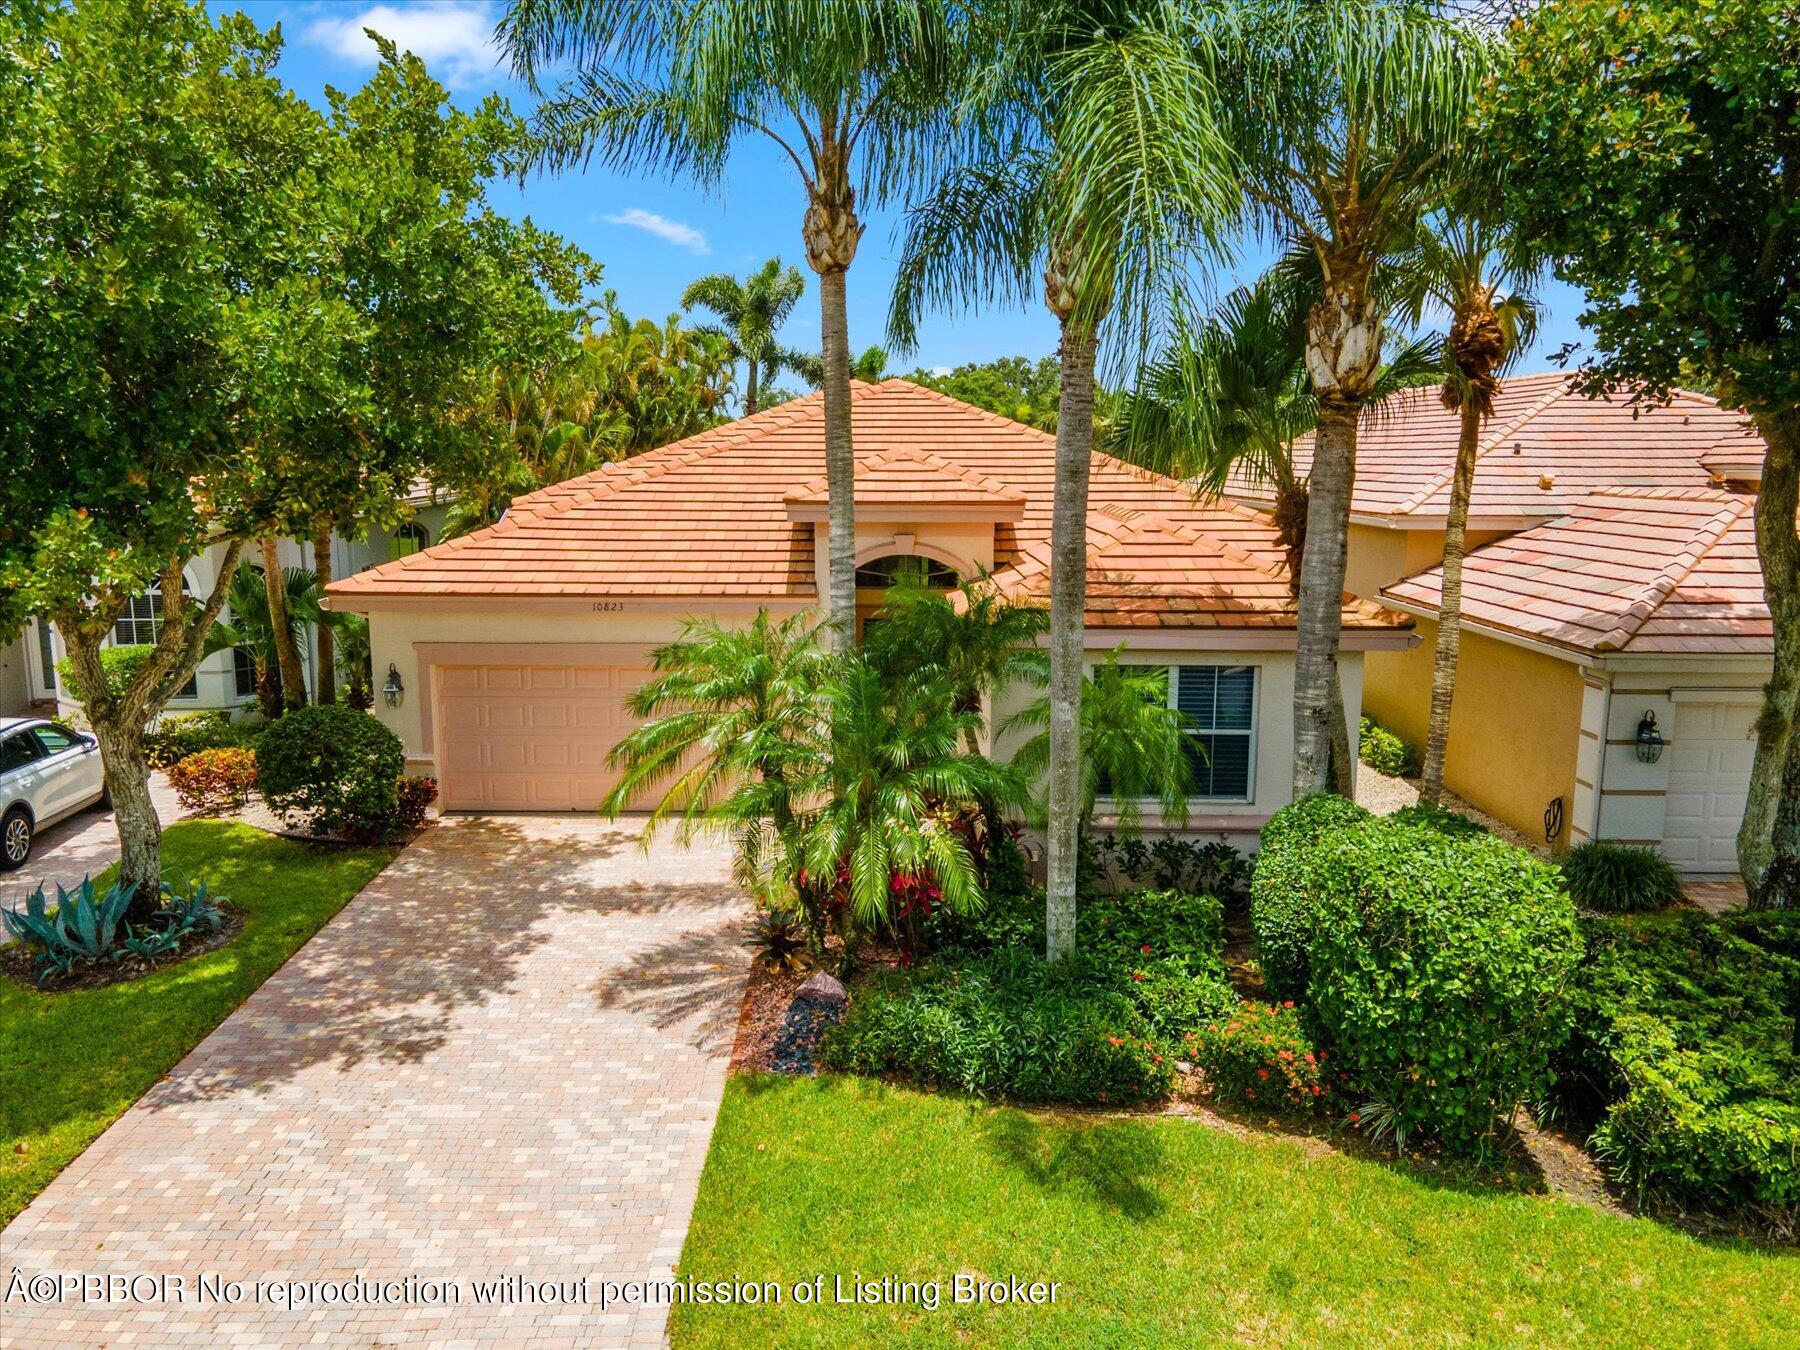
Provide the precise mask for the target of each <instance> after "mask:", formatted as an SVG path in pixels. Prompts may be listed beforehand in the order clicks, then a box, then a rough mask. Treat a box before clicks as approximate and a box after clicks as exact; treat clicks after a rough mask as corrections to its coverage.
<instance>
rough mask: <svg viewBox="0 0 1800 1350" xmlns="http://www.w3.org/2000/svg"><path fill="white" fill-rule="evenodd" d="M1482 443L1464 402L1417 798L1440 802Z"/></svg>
mask: <svg viewBox="0 0 1800 1350" xmlns="http://www.w3.org/2000/svg"><path fill="white" fill-rule="evenodd" d="M1480 447H1481V408H1480V406H1479V405H1478V404H1477V403H1476V402H1475V400H1473V399H1466V400H1465V401H1464V402H1463V405H1462V431H1461V434H1460V436H1459V437H1458V439H1457V443H1456V472H1455V473H1454V474H1453V475H1452V476H1451V480H1450V516H1449V519H1448V520H1447V521H1446V522H1445V524H1444V585H1443V594H1442V595H1441V596H1440V597H1439V600H1438V631H1437V649H1436V651H1435V652H1434V653H1433V656H1432V665H1431V721H1430V725H1429V727H1428V728H1427V730H1426V733H1425V765H1424V768H1423V770H1422V771H1421V774H1420V778H1419V800H1420V801H1421V802H1423V803H1424V804H1425V805H1427V806H1436V805H1438V804H1439V803H1440V802H1441V801H1442V800H1443V797H1444V757H1445V756H1446V755H1447V754H1448V753H1449V749H1450V705H1451V703H1452V702H1453V701H1454V699H1455V697H1456V663H1457V659H1458V657H1459V656H1460V654H1461V651H1462V577H1463V554H1464V552H1465V551H1466V549H1465V540H1466V537H1467V534H1468V525H1469V497H1470V495H1471V494H1472V493H1473V492H1474V490H1475V452H1476V451H1477V450H1478V449H1480Z"/></svg>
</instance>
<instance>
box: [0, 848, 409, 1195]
mask: <svg viewBox="0 0 1800 1350" xmlns="http://www.w3.org/2000/svg"><path fill="white" fill-rule="evenodd" d="M395 851H396V850H394V849H391V848H360V849H317V850H315V849H311V848H308V847H307V846H306V845H304V844H297V843H294V842H293V841H291V840H287V839H278V838H276V837H275V836H274V835H270V834H264V833H263V832H262V831H261V830H255V829H251V828H250V827H249V826H247V825H231V824H226V823H224V822H222V821H189V822H184V823H181V824H176V825H171V826H170V827H169V829H168V831H167V832H166V833H165V834H164V835H163V866H164V869H165V870H166V872H167V873H168V875H169V876H170V877H171V878H187V877H195V878H202V879H204V880H205V881H206V882H207V883H208V884H209V885H210V886H211V887H212V889H213V891H214V893H215V894H218V895H221V896H223V897H224V898H226V899H227V900H229V901H231V902H232V903H233V904H234V905H236V906H237V907H238V908H239V909H241V910H242V911H243V912H244V914H245V923H244V929H243V931H242V932H241V933H239V934H238V935H237V936H236V937H235V938H233V939H232V940H231V941H230V942H229V943H227V944H226V945H225V946H223V947H221V948H219V950H217V951H214V952H208V953H207V954H206V955H205V956H202V957H198V958H196V959H195V960H192V961H185V962H182V963H181V964H179V965H174V966H169V967H168V968H166V969H163V970H158V971H154V972H152V973H151V974H150V975H148V976H146V977H145V978H143V979H139V980H131V981H128V982H126V983H124V984H116V985H113V986H112V987H110V988H107V989H85V990H75V991H72V992H69V993H63V994H39V993H35V992H33V991H32V990H29V989H24V988H21V987H20V986H19V985H17V984H15V983H14V982H13V981H11V980H9V979H6V978H4V977H0V1225H4V1224H6V1223H9V1222H11V1221H12V1219H13V1217H14V1216H15V1215H16V1214H18V1212H19V1211H20V1210H22V1209H24V1208H25V1206H26V1205H27V1204H29V1203H30V1201H31V1198H32V1197H33V1196H34V1195H36V1194H37V1193H38V1192H39V1191H41V1190H43V1189H44V1187H45V1186H47V1185H49V1184H50V1181H51V1178H53V1177H54V1176H55V1175H56V1174H57V1173H58V1172H60V1171H61V1170H62V1169H63V1168H64V1167H66V1166H68V1164H69V1162H70V1161H71V1160H72V1159H73V1158H75V1157H76V1156H77V1155H78V1154H79V1153H80V1152H81V1150H82V1149H84V1148H86V1147H87V1146H88V1145H89V1144H90V1143H92V1142H93V1140H94V1138H95V1137H96V1136H97V1135H98V1134H99V1133H100V1132H101V1131H102V1130H104V1129H105V1128H106V1127H107V1126H108V1125H110V1124H111V1123H112V1122H113V1121H114V1120H116V1119H117V1118H118V1116H119V1114H120V1113H121V1112H123V1111H124V1110H125V1108H126V1107H128V1106H130V1105H131V1104H132V1102H134V1101H136V1100H137V1099H138V1097H139V1096H140V1095H142V1093H143V1092H144V1090H145V1089H146V1088H148V1087H149V1086H150V1085H151V1084H152V1083H154V1082H155V1081H156V1080H157V1079H158V1078H160V1077H162V1075H164V1074H165V1073H167V1072H168V1071H169V1070H170V1069H171V1068H173V1067H174V1066H175V1065H176V1064H177V1063H178V1062H179V1061H180V1060H181V1058H182V1056H183V1055H185V1054H187V1052H188V1051H189V1050H191V1049H193V1048H194V1046H196V1045H197V1044H199V1043H200V1041H201V1040H202V1039H203V1038H204V1037H205V1036H206V1034H207V1033H208V1032H209V1031H211V1030H212V1029H213V1028H214V1027H216V1026H218V1024H219V1023H220V1022H222V1021H223V1020H224V1019H225V1015H226V1014H227V1013H229V1012H230V1011H231V1010H232V1009H233V1008H235V1007H237V1006H238V1004H240V1003H242V1002H243V1001H244V1000H245V999H246V998H247V997H249V995H250V994H251V992H252V991H253V990H255V988H256V987H257V986H258V985H260V984H261V983H262V982H263V981H264V980H266V979H268V978H269V976H270V975H271V974H272V973H274V971H275V970H276V969H278V968H279V967H280V965H281V963H282V962H284V961H286V960H287V959H288V957H290V956H292V955H293V953H294V951H295V949H297V948H298V947H299V946H300V944H301V943H303V942H305V941H306V940H307V939H308V938H309V937H311V936H312V935H313V934H314V933H316V932H318V931H319V928H320V926H321V925H323V924H324V923H325V921H326V920H327V919H329V918H330V917H331V916H332V915H333V914H336V913H337V912H338V910H340V909H342V908H343V906H344V902H345V901H347V900H348V899H350V897H351V896H353V895H355V894H356V893H357V892H358V891H360V890H361V889H362V888H363V887H364V886H365V885H367V884H368V882H369V880H370V878H372V877H374V876H375V874H376V873H377V872H379V871H381V869H382V868H384V867H386V866H387V864H388V862H389V860H390V859H392V858H393V856H394V853H395ZM108 875H109V876H110V873H109V874H108ZM16 901H17V896H14V895H11V894H10V893H9V894H8V903H16ZM21 1145H22V1146H23V1148H22V1151H21Z"/></svg>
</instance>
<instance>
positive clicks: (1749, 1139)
mask: <svg viewBox="0 0 1800 1350" xmlns="http://www.w3.org/2000/svg"><path fill="white" fill-rule="evenodd" d="M1763 917H1764V916H1755V917H1754V919H1751V918H1748V917H1745V916H1736V915H1734V916H1731V917H1729V918H1728V919H1726V920H1725V921H1724V922H1719V921H1715V920H1714V919H1712V918H1710V917H1708V916H1707V915H1705V914H1702V913H1699V912H1698V911H1695V910H1671V911H1665V912H1663V913H1659V914H1643V915H1635V916H1632V917H1630V918H1623V919H1606V918H1594V919H1587V920H1584V921H1583V922H1582V933H1583V937H1584V939H1585V943H1586V952H1585V957H1584V959H1583V961H1582V963H1581V966H1580V969H1579V971H1578V973H1577V976H1576V979H1575V981H1574V986H1573V995H1572V1001H1573V1005H1574V1009H1575V1030H1574V1034H1573V1035H1571V1036H1570V1038H1569V1041H1568V1043H1567V1044H1566V1045H1565V1046H1564V1047H1563V1049H1562V1050H1561V1051H1560V1053H1558V1054H1557V1055H1556V1056H1555V1058H1554V1059H1553V1067H1554V1070H1555V1081H1554V1083H1553V1085H1552V1087H1551V1091H1550V1093H1549V1097H1548V1104H1549V1106H1550V1107H1551V1108H1552V1110H1553V1111H1554V1112H1555V1113H1556V1114H1557V1115H1558V1116H1559V1117H1560V1118H1561V1119H1562V1120H1564V1121H1565V1122H1566V1123H1568V1124H1569V1125H1570V1126H1571V1127H1572V1128H1574V1129H1576V1130H1578V1131H1587V1130H1590V1129H1591V1130H1592V1132H1593V1136H1592V1142H1593V1147H1594V1151H1595V1153H1596V1154H1597V1155H1598V1156H1599V1158H1600V1160H1601V1162H1602V1164H1603V1165H1604V1166H1605V1168H1606V1169H1607V1171H1608V1172H1609V1173H1610V1175H1611V1176H1612V1177H1613V1178H1614V1179H1615V1180H1617V1181H1619V1182H1621V1183H1623V1184H1625V1185H1628V1186H1630V1187H1632V1188H1633V1189H1634V1190H1636V1191H1637V1192H1638V1193H1639V1195H1640V1196H1641V1197H1643V1198H1645V1199H1648V1200H1651V1201H1653V1202H1656V1203H1667V1204H1680V1205H1700V1206H1703V1207H1709V1208H1727V1209H1744V1208H1755V1209H1762V1210H1767V1211H1774V1212H1776V1213H1778V1214H1781V1215H1785V1216H1786V1219H1787V1222H1788V1223H1789V1224H1792V1222H1793V1221H1794V1219H1795V1218H1796V1217H1800V1162H1797V1160H1800V1053H1796V1049H1795V1045H1794V1037H1795V1034H1796V1033H1795V1025H1794V1009H1795V997H1796V994H1797V993H1800V961H1795V960H1793V959H1792V958H1790V957H1788V956H1785V955H1783V954H1782V952H1781V951H1780V950H1779V947H1780V945H1781V943H1782V940H1783V938H1784V937H1791V936H1792V935H1793V934H1794V933H1796V932H1800V930H1796V929H1794V928H1791V927H1789V926H1788V925H1786V924H1784V923H1780V922H1777V923H1773V924H1769V923H1763V922H1758V921H1757V920H1761V919H1762V918H1763ZM1746 932H1748V933H1751V934H1755V935H1758V936H1766V937H1770V938H1772V939H1773V943H1772V945H1769V946H1764V945H1759V944H1757V943H1756V942H1753V941H1750V940H1748V938H1747V937H1746V936H1745V934H1746Z"/></svg>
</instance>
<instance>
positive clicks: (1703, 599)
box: [1382, 488, 1774, 656]
mask: <svg viewBox="0 0 1800 1350" xmlns="http://www.w3.org/2000/svg"><path fill="white" fill-rule="evenodd" d="M1755 508H1756V500H1755V498H1754V497H1751V496H1748V495H1742V494H1734V493H1726V492H1717V491H1709V490H1699V491H1694V490H1682V491H1678V490H1670V489H1655V488H1616V489H1613V490H1611V491H1607V492H1601V493H1596V494H1593V495H1591V496H1589V497H1587V498H1584V499H1583V500H1581V501H1580V502H1577V503H1575V504H1574V505H1573V506H1572V507H1571V508H1570V509H1569V511H1568V512H1567V514H1565V515H1564V516H1562V517H1561V518H1559V519H1557V520H1554V521H1550V522H1548V523H1546V524H1543V525H1539V526H1536V527H1534V528H1532V529H1529V530H1524V531H1521V532H1520V533H1518V534H1515V535H1510V536H1508V537H1507V538H1504V539H1498V540H1495V541H1494V542H1493V543H1491V544H1486V545H1484V546H1483V547H1481V548H1478V549H1476V550H1474V551H1473V552H1471V553H1470V554H1469V555H1468V557H1467V558H1466V559H1465V560H1464V563H1463V602H1462V610H1463V621H1464V622H1465V623H1467V624H1469V625H1471V626H1473V627H1477V628H1481V629H1485V630H1488V631H1490V632H1492V633H1494V634H1496V635H1498V636H1501V637H1518V638H1525V639H1528V640H1531V641H1535V642H1542V643H1548V644H1551V645H1553V646H1557V647H1562V648H1566V649H1568V650H1569V651H1570V652H1571V653H1572V654H1576V655H1592V656H1604V655H1607V654H1609V653H1621V654H1626V655H1651V654H1655V655H1671V656H1674V655H1696V654H1711V655H1767V654H1769V653H1771V652H1772V651H1773V650H1774V646H1773V640H1772V637H1771V628H1770V623H1769V611H1768V606H1767V605H1766V603H1765V602H1764V598H1763V587H1762V570H1761V568H1760V567H1759V566H1758V563H1757V558H1756V521H1755ZM1442 595H1443V568H1442V567H1441V566H1439V567H1433V568H1431V569H1429V570H1428V571H1425V572H1421V573H1420V574H1419V575H1417V576H1413V577H1408V578H1406V579H1405V580H1404V581H1399V582H1396V583H1394V584H1393V585H1392V586H1389V587H1387V588H1386V589H1385V590H1383V591H1382V597H1383V599H1385V600H1387V601H1388V602H1389V603H1391V604H1393V605H1395V606H1397V607H1399V608H1401V609H1404V610H1407V611H1409V612H1412V613H1417V614H1423V615H1426V616H1432V615H1435V614H1436V612H1437V608H1438V605H1439V603H1440V601H1441V599H1442Z"/></svg>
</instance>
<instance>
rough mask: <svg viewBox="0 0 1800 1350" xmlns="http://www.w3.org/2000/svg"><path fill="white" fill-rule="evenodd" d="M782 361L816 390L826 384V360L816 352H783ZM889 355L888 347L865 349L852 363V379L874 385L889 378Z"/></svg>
mask: <svg viewBox="0 0 1800 1350" xmlns="http://www.w3.org/2000/svg"><path fill="white" fill-rule="evenodd" d="M781 359H782V362H783V364H784V365H786V366H787V368H788V369H789V370H791V371H793V372H794V373H795V374H796V375H798V376H799V377H800V378H801V379H803V380H805V381H806V382H807V383H808V384H810V385H811V386H812V387H813V388H814V389H820V388H823V387H824V384H825V358H824V357H823V356H820V355H818V354H816V353H814V352H802V351H783V352H782V354H781ZM887 368H888V353H887V348H886V347H865V348H863V353H862V355H861V356H859V357H857V358H856V359H855V360H854V361H852V362H851V363H850V378H851V379H853V380H861V381H863V382H864V383H865V384H874V383H876V382H877V381H879V380H883V379H886V378H887Z"/></svg>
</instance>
